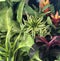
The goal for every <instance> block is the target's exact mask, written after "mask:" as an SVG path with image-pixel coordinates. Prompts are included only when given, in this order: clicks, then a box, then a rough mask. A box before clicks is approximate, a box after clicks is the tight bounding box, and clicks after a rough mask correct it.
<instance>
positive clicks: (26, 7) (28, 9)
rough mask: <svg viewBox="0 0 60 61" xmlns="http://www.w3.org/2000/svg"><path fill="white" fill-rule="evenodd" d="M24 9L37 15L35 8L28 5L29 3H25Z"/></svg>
mask: <svg viewBox="0 0 60 61" xmlns="http://www.w3.org/2000/svg"><path fill="white" fill-rule="evenodd" d="M24 10H25V12H27V13H28V14H33V15H35V13H36V12H35V10H33V9H32V8H31V7H30V6H28V5H25V7H24Z"/></svg>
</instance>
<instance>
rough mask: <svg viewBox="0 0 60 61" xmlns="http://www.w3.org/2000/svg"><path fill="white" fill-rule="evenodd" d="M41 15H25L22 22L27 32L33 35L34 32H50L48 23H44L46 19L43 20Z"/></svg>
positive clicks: (42, 33)
mask: <svg viewBox="0 0 60 61" xmlns="http://www.w3.org/2000/svg"><path fill="white" fill-rule="evenodd" d="M43 17H44V15H43V16H40V17H39V18H38V17H36V16H33V15H27V21H24V24H25V26H26V28H27V31H26V32H29V33H30V34H31V35H32V36H33V37H35V35H36V34H39V35H40V36H46V35H48V34H49V33H50V31H49V25H46V21H43Z"/></svg>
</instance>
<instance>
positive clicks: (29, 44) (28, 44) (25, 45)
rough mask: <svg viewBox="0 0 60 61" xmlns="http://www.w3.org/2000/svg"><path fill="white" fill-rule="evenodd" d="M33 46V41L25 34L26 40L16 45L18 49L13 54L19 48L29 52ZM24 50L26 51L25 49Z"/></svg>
mask: <svg viewBox="0 0 60 61" xmlns="http://www.w3.org/2000/svg"><path fill="white" fill-rule="evenodd" d="M33 44H34V40H33V38H32V37H31V35H29V34H27V37H26V39H25V40H24V41H23V40H22V41H21V42H20V43H19V45H18V47H17V48H16V50H15V51H14V54H15V53H16V52H17V50H18V49H20V48H24V50H25V51H26V52H29V50H30V48H31V47H32V45H33ZM25 48H26V49H25Z"/></svg>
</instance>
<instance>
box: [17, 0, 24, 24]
mask: <svg viewBox="0 0 60 61" xmlns="http://www.w3.org/2000/svg"><path fill="white" fill-rule="evenodd" d="M24 4H25V0H21V2H20V4H19V7H18V10H17V21H18V22H19V24H20V23H22V14H23V8H24Z"/></svg>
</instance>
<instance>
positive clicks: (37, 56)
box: [30, 51, 42, 61]
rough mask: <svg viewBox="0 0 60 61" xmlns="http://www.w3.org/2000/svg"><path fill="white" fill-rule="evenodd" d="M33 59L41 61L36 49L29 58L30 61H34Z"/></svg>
mask: <svg viewBox="0 0 60 61" xmlns="http://www.w3.org/2000/svg"><path fill="white" fill-rule="evenodd" d="M34 60H36V61H42V60H41V59H40V58H39V52H38V51H36V52H35V54H34V56H33V57H32V58H31V60H30V61H34Z"/></svg>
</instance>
